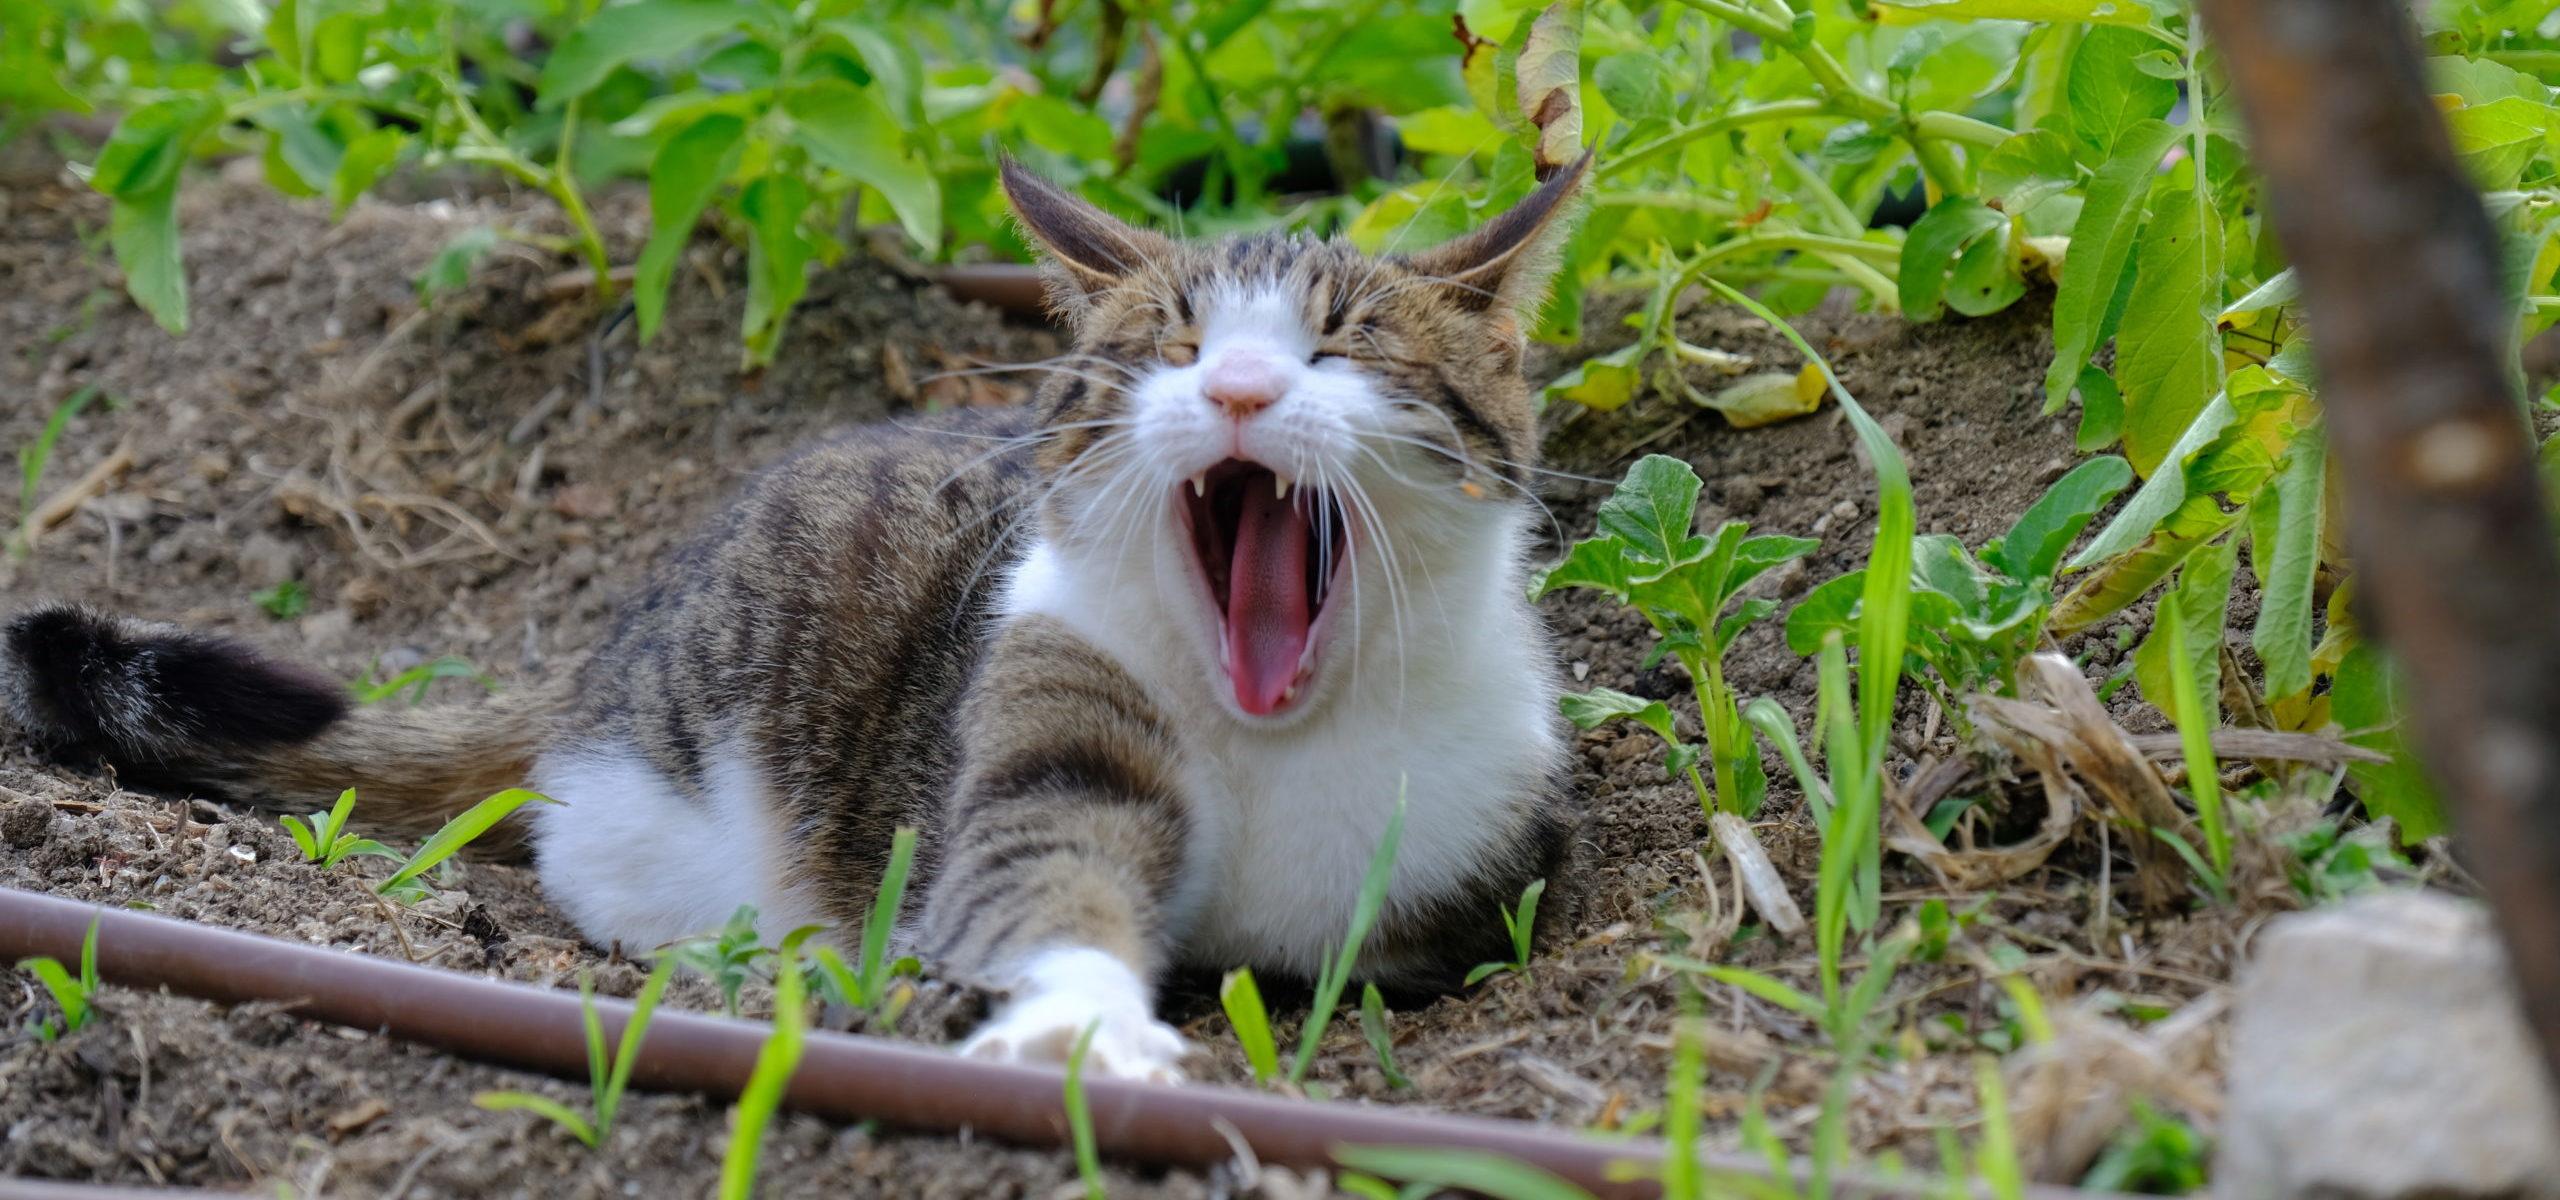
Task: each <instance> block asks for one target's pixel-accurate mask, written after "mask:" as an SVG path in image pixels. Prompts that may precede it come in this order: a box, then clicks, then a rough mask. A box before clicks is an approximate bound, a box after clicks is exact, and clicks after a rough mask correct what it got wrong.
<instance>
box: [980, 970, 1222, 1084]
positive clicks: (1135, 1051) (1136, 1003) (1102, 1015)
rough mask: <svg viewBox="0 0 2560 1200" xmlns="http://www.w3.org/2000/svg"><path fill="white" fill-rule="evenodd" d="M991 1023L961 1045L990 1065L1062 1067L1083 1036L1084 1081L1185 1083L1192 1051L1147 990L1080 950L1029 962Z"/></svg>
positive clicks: (1133, 976)
mask: <svg viewBox="0 0 2560 1200" xmlns="http://www.w3.org/2000/svg"><path fill="white" fill-rule="evenodd" d="M1008 990H1009V991H1010V992H1011V998H1010V999H1008V1000H1006V1001H1005V1004H1004V1006H1003V1008H1002V1009H1000V1010H999V1011H998V1012H997V1013H996V1015H995V1017H994V1019H992V1020H990V1021H988V1022H987V1023H986V1024H984V1025H981V1026H979V1027H978V1031H977V1032H976V1033H974V1034H971V1035H970V1037H969V1040H968V1041H966V1042H963V1043H961V1045H960V1053H961V1054H962V1055H965V1056H967V1057H970V1058H982V1059H986V1060H989V1061H991V1062H1006V1063H1020V1064H1024V1065H1028V1066H1042V1067H1063V1066H1065V1065H1066V1063H1067V1060H1068V1058H1069V1057H1070V1056H1071V1055H1073V1054H1074V1052H1075V1046H1076V1043H1077V1041H1079V1040H1080V1039H1082V1038H1083V1037H1084V1036H1085V1031H1086V1030H1088V1029H1090V1030H1092V1031H1093V1041H1092V1043H1091V1044H1090V1045H1089V1046H1088V1047H1087V1048H1086V1050H1085V1056H1084V1070H1085V1073H1086V1074H1087V1075H1090V1076H1099V1077H1104V1078H1111V1079H1127V1080H1134V1081H1138V1082H1143V1083H1180V1082H1182V1079H1183V1076H1182V1059H1183V1056H1184V1055H1186V1054H1188V1053H1190V1052H1191V1044H1190V1043H1189V1042H1188V1041H1185V1040H1184V1039H1183V1036H1182V1035H1181V1034H1180V1033H1178V1032H1176V1031H1175V1030H1174V1028H1173V1027H1172V1026H1170V1025H1167V1024H1165V1023H1164V1022H1162V1021H1159V1020H1157V1019H1156V1016H1155V1011H1154V1006H1153V1004H1151V1003H1150V1002H1149V998H1148V995H1147V987H1146V984H1145V983H1143V982H1141V981H1140V980H1139V978H1138V976H1137V973H1136V972H1135V971H1132V970H1130V969H1129V967H1128V965H1127V964H1125V963H1122V962H1121V961H1120V960H1119V959H1116V958H1113V957H1112V956H1111V955H1109V954H1107V953H1104V952H1103V951H1100V950H1095V949H1090V948H1087V947H1082V946H1062V947H1053V948H1050V949H1046V950H1041V951H1037V952H1035V953H1033V954H1031V955H1030V956H1028V957H1027V958H1026V959H1025V960H1024V962H1023V963H1022V964H1021V966H1020V967H1019V968H1017V970H1016V971H1015V972H1014V978H1013V981H1012V983H1011V986H1010V988H1009V989H1008Z"/></svg>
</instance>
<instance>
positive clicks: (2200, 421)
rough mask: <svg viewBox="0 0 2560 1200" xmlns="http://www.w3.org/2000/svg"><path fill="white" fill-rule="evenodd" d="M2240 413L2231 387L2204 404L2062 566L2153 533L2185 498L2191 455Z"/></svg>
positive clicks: (2103, 556) (2095, 558) (2084, 563)
mask: <svg viewBox="0 0 2560 1200" xmlns="http://www.w3.org/2000/svg"><path fill="white" fill-rule="evenodd" d="M2235 378H2237V377H2236V376H2235ZM2237 415H2238V414H2237V411H2236V410H2235V409H2233V407H2232V405H2231V397H2230V393H2229V392H2228V391H2227V390H2226V391H2225V392H2224V393H2223V394H2221V395H2218V396H2215V397H2214V398H2213V400H2212V401H2211V402H2210V403H2208V404H2206V405H2205V406H2204V411H2202V412H2199V413H2197V414H2196V415H2195V419H2193V420H2191V421H2189V422H2188V423H2187V430H2186V432H2185V433H2183V434H2181V435H2179V437H2178V442H2177V444H2176V445H2174V446H2171V447H2170V448H2169V452H2168V453H2167V454H2165V455H2162V456H2161V459H2160V466H2159V469H2158V470H2155V471H2153V472H2152V473H2151V477H2150V478H2149V479H2145V480H2143V481H2142V486H2141V487H2139V488H2136V489H2135V490H2134V493H2133V498H2132V499H2130V500H2127V501H2125V505H2124V507H2123V508H2122V509H2120V510H2118V511H2117V512H2116V515H2115V519H2114V520H2111V521H2109V522H2107V525H2106V528H2105V529H2103V530H2100V531H2099V533H2098V536H2097V538H2096V539H2095V540H2094V541H2091V542H2090V543H2089V544H2088V545H2087V546H2085V547H2082V548H2081V550H2080V553H2078V554H2075V555H2073V556H2072V557H2071V561H2070V562H2069V563H2068V564H2066V565H2065V568H2064V569H2066V570H2072V571H2077V570H2080V569H2081V568H2083V567H2090V566H2095V565H2097V564H2098V563H2101V562H2105V561H2106V560H2108V559H2110V558H2114V557H2115V556H2117V555H2119V554H2122V553H2124V552H2126V551H2128V550H2131V549H2133V548H2134V547H2135V546H2136V545H2138V544H2140V543H2141V541H2142V539H2144V538H2146V537H2148V536H2150V535H2151V532H2152V529H2153V527H2155V526H2157V525H2159V524H2160V522H2161V521H2163V520H2165V519H2166V518H2167V517H2168V516H2169V514H2170V513H2173V512H2176V511H2177V510H2178V506H2179V505H2181V504H2184V503H2186V500H2187V470H2186V465H2187V460H2188V459H2190V458H2192V457H2194V456H2195V455H2197V454H2199V453H2202V452H2203V450H2204V449H2205V447H2207V446H2210V445H2212V444H2213V441H2214V439H2215V438H2218V437H2220V436H2221V435H2222V431H2223V430H2224V429H2225V428H2226V427H2228V426H2229V425H2230V424H2231V422H2232V421H2233V420H2234V419H2235V418H2236V417H2237Z"/></svg>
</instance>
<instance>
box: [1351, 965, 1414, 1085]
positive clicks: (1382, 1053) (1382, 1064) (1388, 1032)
mask: <svg viewBox="0 0 2560 1200" xmlns="http://www.w3.org/2000/svg"><path fill="white" fill-rule="evenodd" d="M1360 1033H1361V1036H1363V1037H1366V1038H1367V1039H1369V1048H1370V1049H1371V1050H1374V1051H1377V1053H1378V1070H1379V1071H1380V1072H1381V1073H1383V1074H1384V1075H1385V1076H1386V1077H1387V1086H1388V1087H1391V1088H1409V1087H1412V1086H1413V1080H1411V1079H1408V1078H1406V1077H1405V1073H1404V1072H1402V1071H1399V1070H1397V1069H1396V1055H1395V1045H1396V1038H1395V1031H1394V1030H1393V1029H1390V1028H1388V1026H1387V1001H1386V998H1385V997H1383V996H1380V995H1379V994H1378V985H1377V984H1374V983H1369V984H1362V985H1361V987H1360Z"/></svg>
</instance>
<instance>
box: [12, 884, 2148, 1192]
mask: <svg viewBox="0 0 2560 1200" xmlns="http://www.w3.org/2000/svg"><path fill="white" fill-rule="evenodd" d="M92 921H95V922H96V923H97V929H98V935H97V936H98V974H99V975H100V976H101V977H102V978H104V979H105V980H107V981H108V982H111V983H115V984H119V985H122V986H126V987H137V988H152V987H165V988H167V989H169V990H170V991H172V992H176V993H178V994H180V995H186V996H194V997H198V998H201V999H206V1000H213V1001H217V1002H221V1003H229V1004H238V1003H244V1002H249V1001H261V1000H262V1001H270V1002H276V1003H282V1004H284V1005H285V1006H286V1007H287V1009H288V1011H291V1012H292V1013H293V1014H294V1015H295V1016H298V1017H301V1018H304V1019H306V1020H315V1021H329V1022H334V1023H336V1024H340V1025H346V1026H350V1027H353V1028H357V1029H364V1030H370V1031H374V1032H378V1033H383V1034H388V1035H390V1036H393V1037H399V1038H404V1039H407V1040H409V1041H414V1042H421V1043H424V1044H426V1045H430V1046H434V1047H437V1048H439V1049H442V1050H446V1051H450V1052H452V1053H454V1054H459V1055H462V1056H464V1057H467V1058H474V1059H479V1060H481V1061H484V1062H492V1063H497V1064H500V1065H504V1066H510V1067H519V1068H523V1069H526V1070H533V1071H543V1072H547V1073H549V1074H553V1075H557V1076H561V1077H563V1078H568V1079H584V1078H585V1077H586V1075H587V1069H588V1066H587V1057H586V1054H587V1051H586V1033H585V1024H584V1022H585V1017H584V1013H583V1010H582V1008H581V1006H580V1001H579V998H578V997H577V996H574V995H571V994H570V993H567V992H564V991H557V990H553V989H549V988H537V987H531V986H528V985H525V984H517V983H505V982H500V981H497V980H490V979H481V978H478V977H475V976H470V975H463V974H459V973H457V972H452V971H439V970H435V969H432V968H428V967H417V966H410V965H408V964H406V963H399V962H394V961H391V960H389V959H384V958H376V957H373V956H370V955H364V954H348V953H343V952H340V951H335V950H325V949H321V948H319V947H316V946H304V945H299V944H296V943H293V942H286V941H281V940H278V939H275V938H265V937H258V936H256V935H253V934H246V933H238V932H235V931H232V930H228V929H216V928H212V927H210V926H204V925H196V924H192V923H189V922H185V921H175V920H171V919H169V918H167V917H158V916H152V915H149V914H146V913H138V912H132V911H128V910H122V909H111V908H99V907H94V906H91V905H86V904H80V903H76V902H74V901H70V900H63V899H58V898H56V897H52V896H45V895H40V894H37V893H34V892H23V891H18V890H15V889H10V888H0V961H15V960H17V959H19V958H24V957H29V956H33V955H39V954H42V955H50V956H52V957H54V958H57V959H61V958H66V957H68V956H71V955H76V954H78V953H79V952H80V944H81V941H82V939H83V938H84V937H85V936H87V933H88V929H89V926H90V923H91V922H92ZM595 1007H596V1012H597V1016H598V1017H599V1018H600V1019H601V1020H602V1021H603V1024H604V1034H605V1038H606V1040H607V1041H611V1040H613V1039H616V1038H618V1037H620V1036H621V1031H622V1024H623V1022H624V1021H626V1020H628V1019H629V1017H630V1015H631V1006H630V1005H629V1004H626V1003H623V1002H621V1001H618V1000H610V999H607V998H604V997H598V998H597V999H596V1000H595ZM767 1032H768V1027H767V1026H766V1025H764V1024H763V1023H761V1022H753V1021H733V1020H727V1019H724V1018H719V1017H706V1016H696V1015H694V1014H691V1013H679V1012H668V1011H664V1010H661V1011H659V1012H658V1013H656V1014H655V1015H654V1016H652V1017H651V1018H650V1023H649V1037H648V1040H647V1041H646V1042H645V1043H644V1044H643V1045H642V1047H641V1052H640V1060H639V1063H638V1065H637V1066H635V1067H634V1068H633V1070H632V1074H631V1086H633V1087H636V1088H641V1089H644V1090H648V1091H669V1092H694V1093H701V1094H705V1095H710V1096H715V1097H720V1098H728V1097H733V1096H735V1095H737V1094H738V1092H739V1090H740V1089H741V1088H742V1087H744V1086H745V1084H746V1081H747V1078H748V1076H749V1075H750V1074H752V1073H753V1071H754V1069H755V1060H756V1053H757V1051H758V1049H759V1048H761V1047H762V1046H763V1044H764V1040H765V1036H766V1033H767ZM1085 1092H1086V1100H1087V1102H1088V1104H1089V1105H1090V1106H1091V1111H1092V1117H1093V1130H1094V1136H1095V1138H1096V1140H1097V1141H1098V1143H1099V1144H1100V1146H1101V1148H1102V1150H1103V1151H1104V1152H1105V1153H1108V1154H1112V1155H1115V1156H1117V1157H1121V1158H1125V1159H1131V1160H1135V1161H1139V1162H1147V1163H1165V1164H1181V1165H1187V1166H1193V1167H1207V1166H1211V1165H1214V1164H1217V1163H1220V1162H1224V1161H1227V1160H1228V1159H1229V1158H1231V1157H1232V1156H1233V1155H1234V1153H1235V1151H1234V1148H1233V1147H1232V1146H1231V1145H1230V1144H1229V1141H1228V1138H1229V1137H1230V1136H1231V1135H1232V1136H1237V1137H1241V1138H1242V1139H1243V1140H1244V1141H1245V1142H1246V1143H1247V1144H1249V1145H1251V1146H1252V1147H1253V1151H1254V1153H1255V1154H1256V1155H1258V1156H1259V1157H1260V1158H1261V1160H1262V1161H1264V1162H1276V1163H1286V1164H1290V1165H1293V1166H1307V1167H1314V1166H1329V1165H1331V1164H1332V1162H1333V1156H1332V1149H1333V1148H1334V1147H1336V1146H1344V1145H1397V1146H1446V1147H1456V1148H1464V1149H1472V1150H1483V1151H1490V1152H1492V1153H1495V1154H1500V1155H1504V1156H1506V1157H1510V1158H1515V1159H1518V1160H1521V1161H1523V1162H1528V1163H1533V1164H1535V1165H1537V1166H1540V1167H1543V1168H1545V1169H1547V1170H1549V1171H1553V1172H1555V1173H1556V1174H1558V1175H1561V1176H1563V1177H1564V1178H1566V1179H1569V1180H1572V1181H1573V1182H1575V1183H1578V1184H1580V1185H1581V1186H1583V1187H1585V1188H1588V1189H1590V1190H1591V1191H1592V1192H1593V1193H1594V1194H1596V1195H1598V1196H1601V1197H1605V1198H1609V1200H1619V1198H1626V1200H1637V1198H1646V1200H1649V1198H1651V1197H1655V1196H1659V1195H1660V1194H1661V1187H1660V1185H1659V1184H1658V1183H1656V1182H1654V1181H1651V1180H1644V1179H1628V1178H1619V1177H1616V1176H1617V1175H1618V1174H1619V1172H1616V1171H1613V1169H1612V1168H1613V1167H1616V1166H1619V1165H1621V1164H1630V1163H1632V1164H1635V1165H1637V1166H1639V1167H1650V1166H1652V1165H1653V1164H1656V1163H1659V1162H1660V1161H1661V1157H1662V1144H1661V1143H1660V1142H1658V1141H1652V1140H1645V1139H1634V1140H1627V1141H1613V1142H1599V1141H1593V1140H1590V1139H1585V1138H1581V1137H1576V1136H1573V1135H1571V1134H1568V1133H1563V1132H1558V1131H1556V1130H1553V1129H1548V1128H1543V1127H1540V1126H1537V1125H1532V1124H1529V1123H1527V1122H1524V1121H1502V1120H1492V1119H1488V1118H1482V1117H1454V1116H1442V1115H1431V1114H1423V1113H1415V1112H1399V1111H1390V1110H1384V1109H1378V1108H1369V1107H1357V1106H1353V1105H1348V1104H1313V1103H1308V1102H1306V1101H1301V1100H1284V1099H1281V1098H1279V1097H1275V1096H1267V1095H1261V1094H1257V1093H1251V1092H1244V1091H1239V1090H1235V1089H1230V1088H1220V1087H1204V1086H1187V1087H1167V1086H1162V1085H1158V1084H1144V1083H1123V1082H1120V1081H1117V1080H1104V1079H1095V1080H1088V1081H1086V1083H1085ZM783 1102H784V1103H785V1104H787V1105H789V1106H790V1107H792V1108H794V1109H797V1110H799V1111H802V1112H807V1113H813V1114H815V1115H818V1116H821V1117H826V1118H829V1119H833V1120H838V1121H864V1120H877V1121H885V1122H888V1123H891V1124H894V1125H899V1126H903V1127H905V1128H908V1129H916V1130H925V1131H937V1132H950V1131H956V1130H963V1129H966V1130H970V1131H972V1132H974V1133H977V1134H983V1135H986V1136H989V1137H994V1138H998V1139H1001V1140H1004V1141H1009V1142H1015V1143H1020V1144H1025V1145H1034V1146H1056V1145H1061V1144H1063V1143H1064V1142H1065V1140H1066V1138H1067V1121H1066V1112H1065V1108H1064V1106H1063V1104H1062V1103H1061V1096H1060V1093H1059V1090H1058V1076H1057V1073H1056V1072H1054V1071H1046V1070H1041V1069H1038V1068H1034V1067H1020V1066H1011V1065H1006V1064H1002V1063H993V1062H986V1061H983V1060H979V1059H969V1058H961V1057H958V1056H956V1055H952V1054H948V1053H944V1052H941V1051H937V1050H932V1049H928V1048H925V1047H921V1046H914V1045H906V1044H901V1043H897V1042H890V1041H885V1040H882V1039H878V1038H867V1037H855V1036H851V1035H847V1034H835V1033H812V1034H810V1035H809V1040H808V1050H807V1055H806V1057H804V1058H803V1059H802V1060H801V1066H800V1070H799V1072H798V1073H797V1074H795V1075H793V1076H792V1077H791V1088H790V1091H789V1092H788V1093H787V1094H786V1095H785V1096H784V1099H783ZM1222 1130H1223V1131H1222ZM1707 1161H1708V1163H1709V1165H1710V1167H1711V1169H1714V1170H1717V1171H1726V1172H1732V1173H1734V1174H1736V1175H1741V1176H1747V1177H1750V1178H1755V1179H1766V1178H1767V1169H1766V1165H1765V1163H1763V1162H1760V1161H1758V1160H1749V1159H1744V1158H1742V1157H1739V1156H1721V1155H1718V1156H1709V1158H1708V1159H1707ZM1797 1174H1798V1177H1799V1178H1801V1177H1802V1175H1803V1172H1802V1171H1799V1172H1798V1173H1797ZM1835 1181H1836V1177H1835ZM1837 1186H1838V1187H1839V1188H1840V1190H1839V1191H1838V1192H1836V1193H1835V1195H1838V1196H1840V1197H1842V1198H1843V1200H1850V1198H1856V1200H1901V1198H1908V1200H1919V1198H1920V1197H1921V1196H1923V1195H1925V1194H1927V1193H1926V1191H1925V1189H1924V1188H1922V1187H1920V1186H1913V1185H1891V1184H1884V1183H1878V1182H1872V1181H1855V1182H1848V1183H1839V1184H1837ZM2026 1197H2027V1200H2106V1198H2104V1197H2100V1196H2098V1194H2096V1193H2083V1192H2076V1191H2067V1190H2062V1189H2051V1188H2045V1189H2030V1190H2029V1191H2028V1192H2027V1193H2026Z"/></svg>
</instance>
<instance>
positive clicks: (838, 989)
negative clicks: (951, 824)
mask: <svg viewBox="0 0 2560 1200" xmlns="http://www.w3.org/2000/svg"><path fill="white" fill-rule="evenodd" d="M915 857H916V831H915V830H913V829H909V828H906V827H905V826H900V827H899V828H898V830H897V832H896V833H894V834H892V835H891V836H890V839H889V865H888V866H887V867H886V868H885V869H884V870H882V871H881V874H880V890H879V891H877V892H874V893H872V897H871V914H870V919H869V920H868V921H866V922H865V923H864V924H863V927H862V949H861V953H860V965H859V966H858V967H854V966H848V965H846V963H845V961H844V958H843V956H841V955H839V954H837V953H836V951H835V948H834V947H832V946H820V947H818V948H817V949H816V950H815V951H814V952H813V953H812V954H811V958H812V960H813V961H814V962H815V963H816V964H817V967H818V985H819V988H820V990H821V991H822V992H823V993H824V994H826V996H827V998H828V999H830V1000H834V1001H836V1002H838V1003H841V1004H848V1005H851V1006H853V1007H855V1008H864V1009H870V1010H872V1011H874V1012H879V1013H881V1014H882V1015H883V1017H884V1018H885V1020H886V1021H887V1022H888V1023H889V1024H892V1025H894V1024H896V1023H897V1019H898V1015H897V1013H896V1011H894V1009H892V1008H891V1007H890V1005H891V1004H892V1001H891V999H890V996H889V981H890V979H892V978H894V977H896V976H899V975H912V974H915V973H916V972H917V971H918V970H920V969H921V966H920V964H918V963H917V962H916V960H915V959H912V958H901V959H898V960H897V961H895V962H891V961H890V960H889V937H890V935H891V934H892V933H894V932H895V931H896V929H897V925H898V912H899V910H900V909H901V908H902V907H903V906H904V905H905V903H906V897H907V873H908V872H909V871H910V870H911V869H913V867H914V865H915ZM749 930H750V932H752V930H753V926H752V924H750V926H749ZM724 994H725V995H729V996H735V995H736V993H735V991H734V990H731V991H726V992H724Z"/></svg>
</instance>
